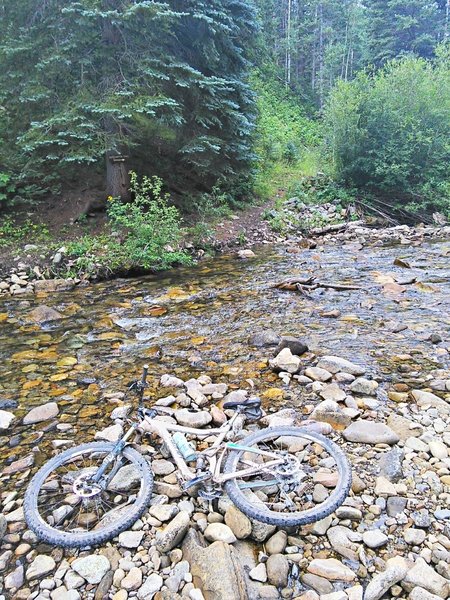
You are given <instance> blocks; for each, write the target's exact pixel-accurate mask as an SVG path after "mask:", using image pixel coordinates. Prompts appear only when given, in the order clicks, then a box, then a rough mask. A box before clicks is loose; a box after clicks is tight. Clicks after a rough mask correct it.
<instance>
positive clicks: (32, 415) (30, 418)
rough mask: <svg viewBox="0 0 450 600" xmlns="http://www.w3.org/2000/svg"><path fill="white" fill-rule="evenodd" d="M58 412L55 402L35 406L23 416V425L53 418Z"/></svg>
mask: <svg viewBox="0 0 450 600" xmlns="http://www.w3.org/2000/svg"><path fill="white" fill-rule="evenodd" d="M58 413H59V408H58V405H57V404H56V402H47V404H42V405H41V406H35V407H34V408H32V409H31V410H30V412H29V413H28V414H26V415H25V416H24V418H23V424H24V425H33V424H34V423H40V422H41V421H48V420H49V419H53V418H54V417H56V415H57V414H58Z"/></svg>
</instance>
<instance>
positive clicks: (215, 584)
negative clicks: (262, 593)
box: [182, 529, 249, 600]
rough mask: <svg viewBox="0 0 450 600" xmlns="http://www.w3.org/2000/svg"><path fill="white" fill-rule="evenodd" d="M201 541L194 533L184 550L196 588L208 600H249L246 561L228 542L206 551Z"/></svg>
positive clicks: (213, 546) (220, 543) (211, 546)
mask: <svg viewBox="0 0 450 600" xmlns="http://www.w3.org/2000/svg"><path fill="white" fill-rule="evenodd" d="M200 540H201V538H200V537H199V534H198V533H197V532H196V531H195V530H193V529H190V530H189V531H188V533H187V535H186V537H185V539H184V542H183V546H182V551H183V559H184V560H187V561H188V562H189V564H190V565H191V574H192V578H193V584H194V586H195V587H196V588H200V589H201V590H202V591H203V594H204V596H205V598H206V599H208V600H230V599H231V598H232V599H233V600H249V595H248V593H247V585H246V577H245V573H244V570H243V564H242V560H240V557H239V554H237V552H236V551H235V550H234V547H233V546H231V545H230V544H226V543H224V542H214V543H212V544H211V545H209V546H207V547H205V546H204V545H203V544H202V543H201V541H200ZM240 543H241V544H242V543H244V542H240Z"/></svg>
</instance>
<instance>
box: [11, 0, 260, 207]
mask: <svg viewBox="0 0 450 600" xmlns="http://www.w3.org/2000/svg"><path fill="white" fill-rule="evenodd" d="M0 14H1V17H2V19H1V25H0V34H1V38H2V43H1V46H0V106H1V107H2V111H0V119H1V120H0V130H1V131H2V138H3V142H2V144H1V145H0V165H3V166H2V167H1V168H0V170H5V169H7V170H9V171H15V173H16V175H17V177H18V178H19V179H21V180H22V181H27V182H36V181H39V182H40V184H41V185H42V186H44V187H45V186H47V185H49V184H50V182H51V181H52V180H53V179H55V176H56V179H57V180H59V181H61V180H65V179H66V180H67V179H72V180H73V179H74V178H75V179H76V180H79V179H80V174H81V173H82V174H83V175H82V177H85V176H88V175H90V174H92V173H95V172H96V171H101V172H103V173H105V174H106V177H105V181H106V186H105V187H106V194H110V195H112V196H122V197H125V196H126V195H127V193H128V187H129V180H128V171H129V170H130V168H139V169H140V170H142V171H144V172H147V173H149V174H156V175H159V176H161V177H162V178H163V179H166V180H168V182H169V185H172V186H173V187H175V188H178V189H180V190H182V191H185V190H186V189H199V188H201V189H211V187H212V186H213V185H215V184H216V182H217V181H218V180H219V179H220V178H225V177H234V176H236V175H238V174H240V173H242V172H243V171H244V172H245V170H246V169H248V167H249V161H250V159H251V132H252V127H253V116H252V111H253V98H252V94H251V91H250V89H249V86H248V84H247V82H246V71H247V68H248V63H247V58H246V55H247V48H248V47H249V46H250V45H251V40H252V36H253V33H254V14H253V9H252V5H251V2H249V1H247V0H245V1H244V0H204V1H202V0H167V1H165V2H157V1H153V0H143V1H138V0H80V1H78V2H72V1H69V0H40V1H39V2H35V1H31V0H25V1H24V2H20V3H17V2H15V0H3V1H2V2H1V1H0ZM105 165H106V166H105ZM86 174H87V175H86Z"/></svg>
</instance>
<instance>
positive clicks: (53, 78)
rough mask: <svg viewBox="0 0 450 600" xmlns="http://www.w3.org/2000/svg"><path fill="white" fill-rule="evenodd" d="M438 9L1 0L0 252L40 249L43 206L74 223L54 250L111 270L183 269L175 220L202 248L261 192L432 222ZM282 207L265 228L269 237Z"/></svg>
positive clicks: (279, 225) (447, 124) (448, 110)
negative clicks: (63, 247)
mask: <svg viewBox="0 0 450 600" xmlns="http://www.w3.org/2000/svg"><path fill="white" fill-rule="evenodd" d="M449 9H450V1H449V0H436V1H431V0H430V1H427V0H255V1H254V2H253V1H250V0H208V1H206V0H205V1H204V0H170V1H167V2H155V1H151V0H145V1H130V0H81V1H79V2H69V1H67V0H63V1H56V0H40V1H39V2H35V1H34V0H24V1H23V2H20V3H17V2H14V1H13V0H0V246H3V247H4V248H6V247H10V246H11V245H13V246H14V245H17V244H18V243H21V242H23V241H24V238H26V241H28V242H29V241H30V240H31V241H33V240H35V241H37V242H39V241H40V240H41V241H42V239H43V238H47V237H48V239H46V242H47V243H48V244H50V245H51V243H53V242H51V240H50V237H54V234H55V232H54V231H52V232H51V236H50V234H49V233H48V229H49V223H46V222H43V221H42V213H43V207H44V206H47V207H48V206H49V203H50V206H51V208H52V212H50V213H49V212H48V211H47V212H46V218H47V219H49V214H50V215H52V214H54V215H56V214H58V213H60V212H61V210H62V207H63V206H66V205H67V204H68V203H69V204H70V203H72V204H73V205H75V206H76V207H77V209H76V210H77V211H78V214H76V215H75V216H74V215H73V214H71V220H70V222H68V223H67V227H65V226H64V224H61V222H60V221H57V222H58V227H59V231H58V235H57V236H56V237H59V239H58V240H57V242H55V243H57V244H60V243H61V240H64V239H65V238H68V239H69V243H68V250H67V251H68V252H69V254H70V253H71V254H72V255H74V256H76V257H77V260H78V261H79V263H80V268H81V267H85V266H86V265H87V264H89V261H92V256H95V257H96V260H97V261H98V260H103V261H104V262H106V263H108V264H109V265H110V266H111V270H114V269H115V268H123V267H127V268H128V267H135V266H140V267H142V268H146V269H147V268H166V267H168V266H170V265H172V264H174V263H179V262H183V261H185V262H186V261H187V262H188V261H189V256H188V255H187V254H186V253H185V252H184V251H183V249H182V247H181V246H182V244H181V240H182V238H183V235H184V234H183V231H182V230H183V227H184V226H185V224H186V223H188V224H190V233H191V234H193V235H194V238H196V241H197V242H198V241H200V240H201V239H204V238H205V237H208V234H209V229H208V227H209V225H205V222H208V223H209V221H211V220H214V219H220V218H222V217H223V216H226V215H229V214H230V213H231V212H232V211H236V210H238V209H239V208H242V207H245V206H246V205H248V204H250V203H258V202H259V203H261V202H262V203H264V202H266V201H268V200H269V199H273V198H275V197H277V198H281V200H280V201H279V202H282V201H283V199H284V198H285V197H286V196H287V197H291V196H295V197H296V198H297V199H298V200H299V201H300V202H301V203H302V204H303V205H304V204H307V205H308V204H316V203H323V202H332V203H334V204H335V205H337V206H338V207H339V208H344V209H345V207H347V206H349V205H352V204H353V203H355V202H358V203H359V206H360V207H364V208H365V209H366V210H369V211H370V210H372V211H374V212H375V213H376V214H380V213H382V214H386V215H391V216H392V215H393V216H394V217H395V218H396V219H408V220H417V221H420V220H426V219H432V215H433V214H434V215H435V218H437V219H438V220H439V219H440V220H441V221H442V220H445V219H446V218H448V217H449V216H450V177H449V175H450V143H449V140H450V60H449V59H450V53H449V35H450V23H449V19H450V15H449ZM279 202H278V204H275V206H273V204H272V205H271V210H268V211H267V214H266V218H267V219H269V221H270V222H271V225H272V227H273V228H274V229H276V230H278V231H280V232H282V230H283V227H284V225H285V224H284V223H283V220H282V218H281V217H280V214H281V212H280V211H278V212H277V209H279V208H280V203H279ZM94 211H100V212H101V211H106V213H107V215H108V220H107V221H106V224H104V227H103V229H102V230H101V232H98V231H96V232H95V233H93V232H92V231H91V230H89V227H88V226H87V225H86V222H87V220H88V218H89V215H91V214H93V213H94ZM338 212H339V211H338ZM180 215H181V216H182V217H183V219H184V220H183V221H182V220H181V216H180ZM50 220H51V219H50ZM74 221H76V222H77V223H78V227H79V226H80V225H85V227H86V231H85V232H83V235H82V236H81V237H80V233H79V231H78V230H77V240H76V241H73V240H70V231H71V230H72V226H73V223H74ZM50 225H51V224H50ZM50 228H51V227H50ZM91 229H92V228H91ZM99 257H101V258H99ZM112 263H114V264H112ZM69 275H70V273H69Z"/></svg>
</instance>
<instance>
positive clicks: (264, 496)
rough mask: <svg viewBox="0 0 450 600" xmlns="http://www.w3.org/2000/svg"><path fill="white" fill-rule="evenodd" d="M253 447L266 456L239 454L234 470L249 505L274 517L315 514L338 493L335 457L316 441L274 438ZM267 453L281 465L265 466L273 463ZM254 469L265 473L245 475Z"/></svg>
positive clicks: (339, 478) (254, 443) (238, 484)
mask: <svg viewBox="0 0 450 600" xmlns="http://www.w3.org/2000/svg"><path fill="white" fill-rule="evenodd" d="M251 446H252V447H253V448H254V449H260V450H262V451H263V452H264V454H257V455H256V454H255V453H254V452H252V453H250V452H246V451H245V450H244V451H241V452H240V454H239V456H238V458H237V461H236V463H235V468H234V470H235V471H236V472H237V477H236V485H237V486H238V488H239V489H240V490H241V492H242V493H243V494H244V495H245V496H247V499H248V501H249V502H251V503H254V504H256V505H259V506H260V507H261V509H264V510H265V511H267V512H269V513H271V514H272V515H274V516H282V515H283V514H285V515H286V516H287V517H288V516H295V515H301V514H305V513H309V512H312V511H314V512H316V511H317V510H320V509H321V507H322V506H324V505H325V504H327V505H328V504H329V503H330V500H332V497H333V496H335V495H336V494H338V493H339V486H340V485H341V483H342V481H341V480H342V477H341V475H340V473H339V471H338V468H337V465H336V461H335V458H334V457H333V456H332V455H331V454H330V453H329V452H328V451H327V449H326V448H324V447H323V446H322V445H321V444H319V443H318V442H317V441H311V440H309V439H307V438H306V437H302V436H279V435H274V437H273V438H272V439H270V438H266V439H264V440H261V441H255V442H253V443H252V444H251ZM293 450H294V451H293ZM267 453H272V454H273V457H275V456H276V457H278V458H279V459H282V462H281V463H280V464H279V465H276V466H274V467H270V466H268V467H267V469H266V468H265V465H266V464H267V465H269V463H270V462H271V461H272V462H273V458H271V457H270V456H268V455H267ZM255 457H257V459H256V460H255ZM251 466H256V467H259V468H260V469H262V473H258V474H256V475H249V476H246V475H242V472H243V471H244V469H248V468H249V467H251ZM239 472H240V473H241V475H239ZM318 484H320V486H321V487H320V494H319V493H318V491H319V490H318V488H317V486H318Z"/></svg>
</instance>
